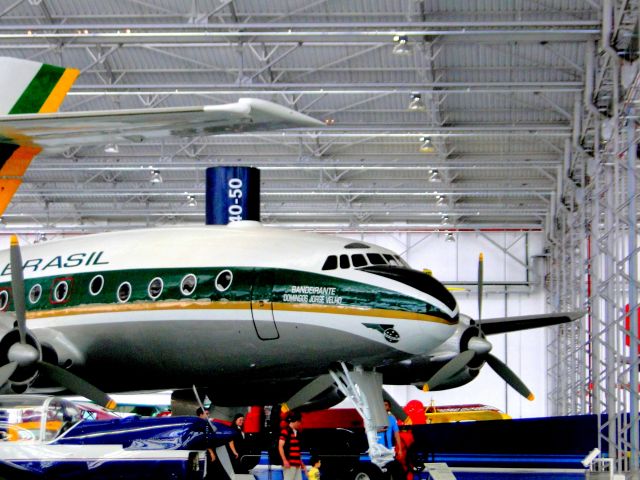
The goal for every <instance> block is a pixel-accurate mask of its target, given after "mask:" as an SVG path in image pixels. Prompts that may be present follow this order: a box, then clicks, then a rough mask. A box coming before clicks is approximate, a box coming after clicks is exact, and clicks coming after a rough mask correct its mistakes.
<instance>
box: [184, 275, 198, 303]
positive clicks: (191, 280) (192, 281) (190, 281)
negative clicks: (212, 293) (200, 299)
mask: <svg viewBox="0 0 640 480" xmlns="http://www.w3.org/2000/svg"><path fill="white" fill-rule="evenodd" d="M197 284H198V279H197V278H196V276H195V275H194V274H193V273H189V274H187V275H185V276H184V277H183V278H182V282H180V291H181V292H182V295H184V296H185V297H188V296H189V295H191V294H192V293H193V292H195V290H196V285H197Z"/></svg>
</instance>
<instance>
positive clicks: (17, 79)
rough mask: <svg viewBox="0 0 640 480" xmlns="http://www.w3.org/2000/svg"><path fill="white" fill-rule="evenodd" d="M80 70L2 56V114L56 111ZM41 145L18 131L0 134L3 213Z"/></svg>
mask: <svg viewBox="0 0 640 480" xmlns="http://www.w3.org/2000/svg"><path fill="white" fill-rule="evenodd" d="M79 74H80V72H79V71H78V70H76V69H75V68H63V67H57V66H55V65H47V64H42V63H38V62H33V61H31V60H24V59H19V58H8V57H0V115H3V114H5V115H6V114H9V115H15V114H28V113H54V112H56V111H57V110H58V108H59V107H60V105H61V104H62V101H63V100H64V97H65V96H66V94H67V92H68V91H69V89H70V88H71V86H72V85H73V82H75V80H76V78H78V75H79ZM41 150H42V149H41V148H40V147H38V146H35V145H33V144H32V142H31V139H29V138H24V136H23V135H21V134H20V133H19V132H13V131H10V130H7V131H4V130H3V131H2V132H1V135H0V215H2V214H3V213H4V211H5V209H6V208H7V206H8V205H9V202H11V198H12V197H13V195H14V194H15V193H16V191H17V190H18V188H19V187H20V185H21V184H22V177H23V175H24V172H25V171H26V170H27V168H28V167H29V164H30V163H31V160H32V159H33V157H35V156H36V155H37V154H38V153H40V151H41Z"/></svg>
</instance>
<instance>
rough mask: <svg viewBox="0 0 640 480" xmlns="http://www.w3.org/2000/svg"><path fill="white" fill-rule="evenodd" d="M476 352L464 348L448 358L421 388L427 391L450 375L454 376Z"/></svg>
mask: <svg viewBox="0 0 640 480" xmlns="http://www.w3.org/2000/svg"><path fill="white" fill-rule="evenodd" d="M475 354H476V353H475V352H473V351H471V350H465V351H464V352H461V353H459V354H458V355H456V356H455V357H453V358H452V359H451V360H449V361H448V362H447V363H446V364H445V365H444V366H443V367H442V368H441V369H440V370H438V371H437V372H436V373H434V374H433V377H431V378H430V379H429V381H428V382H427V383H425V384H424V386H423V387H422V390H423V391H424V392H428V391H430V390H433V389H434V388H436V387H437V386H438V385H441V384H442V383H444V382H446V381H447V380H448V379H450V378H451V377H454V376H456V375H457V374H458V373H460V372H461V371H462V369H463V368H464V367H466V366H467V364H468V363H469V362H470V361H471V359H472V358H473V357H474V355H475Z"/></svg>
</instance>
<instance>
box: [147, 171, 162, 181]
mask: <svg viewBox="0 0 640 480" xmlns="http://www.w3.org/2000/svg"><path fill="white" fill-rule="evenodd" d="M149 181H150V182H151V183H162V175H160V170H151V178H150V179H149Z"/></svg>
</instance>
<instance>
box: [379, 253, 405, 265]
mask: <svg viewBox="0 0 640 480" xmlns="http://www.w3.org/2000/svg"><path fill="white" fill-rule="evenodd" d="M383 257H384V259H385V260H386V261H387V262H389V265H393V266H394V267H400V266H402V264H401V263H400V262H399V261H398V260H396V258H395V257H394V256H393V255H391V254H389V253H385V254H384V255H383Z"/></svg>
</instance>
